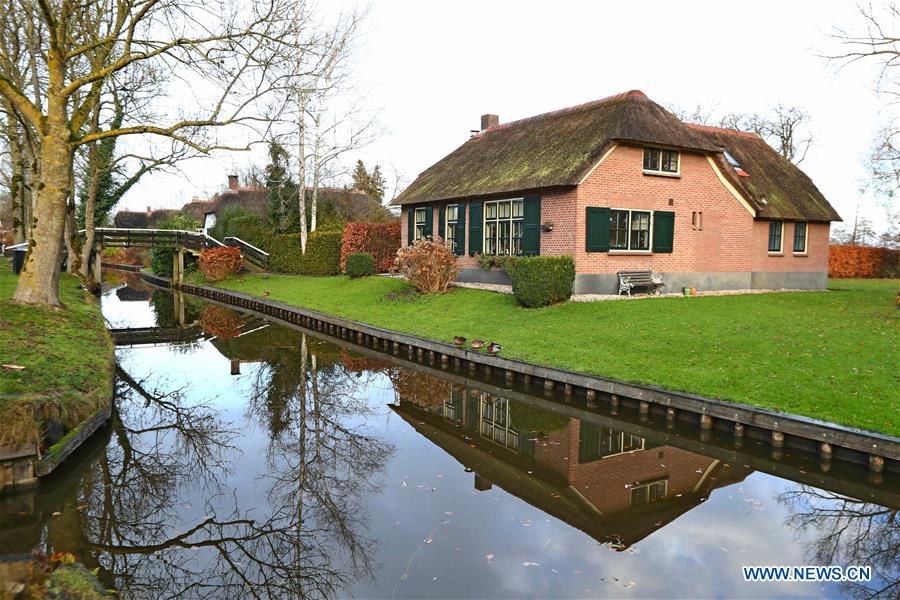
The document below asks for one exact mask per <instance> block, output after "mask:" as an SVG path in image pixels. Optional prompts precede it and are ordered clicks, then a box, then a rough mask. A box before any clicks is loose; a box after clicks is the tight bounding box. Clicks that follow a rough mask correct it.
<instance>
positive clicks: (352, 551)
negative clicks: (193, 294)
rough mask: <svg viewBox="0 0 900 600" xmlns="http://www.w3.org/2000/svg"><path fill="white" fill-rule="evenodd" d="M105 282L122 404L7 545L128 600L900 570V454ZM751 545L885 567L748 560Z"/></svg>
mask: <svg viewBox="0 0 900 600" xmlns="http://www.w3.org/2000/svg"><path fill="white" fill-rule="evenodd" d="M102 302H103V311H104V314H105V316H106V318H107V320H108V322H109V325H110V327H111V328H113V329H114V330H115V337H116V340H117V344H118V345H119V347H118V349H117V358H118V365H119V366H118V375H119V376H118V383H117V394H116V399H115V407H114V412H113V418H112V420H111V422H110V424H109V426H108V427H106V428H105V429H103V430H101V431H100V432H99V433H98V434H97V435H96V436H95V437H94V438H92V440H91V441H90V443H88V444H86V445H85V446H84V447H82V448H81V449H80V450H79V451H78V452H77V453H76V454H75V455H73V457H72V458H71V459H70V462H69V463H68V464H67V465H66V467H65V468H64V469H61V470H60V471H61V472H60V473H58V474H56V475H53V476H52V477H51V478H49V479H48V480H46V481H44V482H43V483H42V485H41V486H40V488H39V489H37V490H36V491H35V492H32V493H28V494H18V495H15V496H9V497H5V498H3V499H0V555H2V556H3V557H6V558H7V559H9V557H16V556H20V555H27V554H28V553H31V552H32V551H35V550H37V551H39V552H42V553H44V554H51V553H54V552H71V553H73V554H74V555H75V556H76V557H77V558H78V560H80V561H82V562H83V563H84V564H85V565H86V566H87V567H88V568H90V569H95V568H97V569H98V576H99V578H100V579H101V581H102V582H103V583H104V584H105V585H106V586H108V587H114V588H116V589H118V590H119V591H120V593H121V595H122V596H123V597H127V598H193V597H198V598H250V597H263V598H267V597H277V598H280V597H296V596H313V597H317V596H328V597H358V598H410V597H415V598H424V597H428V598H432V597H441V598H460V597H469V598H482V597H502V598H506V597H542V598H543V597H547V598H550V597H566V598H569V597H571V598H597V597H617V598H619V597H625V598H628V597H635V598H647V597H684V598H699V597H760V598H769V597H796V598H819V597H871V596H873V595H875V596H882V597H892V598H893V597H897V594H898V590H900V587H898V581H900V558H898V556H900V552H898V550H900V519H898V514H897V509H898V504H900V501H898V498H900V488H898V485H897V480H896V476H895V475H893V474H890V473H887V474H884V475H883V476H880V477H874V476H871V475H869V474H868V473H867V472H866V471H865V469H864V468H863V467H859V468H857V467H847V466H846V465H842V464H839V463H835V464H833V465H828V464H824V465H823V464H820V463H819V461H818V460H817V459H816V458H815V457H811V456H804V455H797V454H793V453H792V451H791V450H790V449H786V450H785V451H784V452H783V453H781V454H776V455H774V456H773V455H772V450H771V449H770V448H768V447H765V446H764V445H762V444H758V443H756V442H753V441H752V440H747V441H745V442H744V445H740V444H737V446H738V447H737V448H736V444H735V441H734V440H728V439H725V438H721V437H719V436H720V434H718V433H713V434H705V435H706V437H700V434H699V433H698V432H697V431H696V427H691V428H682V427H681V426H677V425H671V424H670V425H668V426H667V423H666V422H665V418H664V417H662V418H660V417H657V416H656V415H650V416H646V415H643V416H642V415H638V414H636V413H634V414H632V413H631V412H629V411H627V410H624V409H623V410H622V412H621V414H613V413H612V412H611V409H610V408H609V407H608V405H607V404H604V406H603V407H593V406H588V405H587V404H586V403H585V401H584V399H581V400H578V399H575V400H571V399H570V400H569V401H568V402H566V401H565V399H563V398H556V397H546V396H544V395H543V390H542V389H536V390H531V391H529V390H523V389H521V388H522V386H521V384H517V385H516V386H512V388H510V386H508V385H506V384H505V383H504V381H503V379H502V378H500V379H499V380H485V379H484V378H483V377H482V378H477V377H474V376H471V375H470V374H469V372H468V370H467V369H462V370H460V369H458V368H454V365H453V364H452V363H451V364H450V365H444V366H442V365H441V364H440V362H438V363H437V364H435V363H433V362H429V361H428V358H427V356H426V357H425V359H424V360H423V361H421V362H417V361H416V360H415V359H413V360H410V359H409V357H407V356H405V355H404V356H399V357H398V356H393V355H389V354H380V353H378V352H376V351H374V350H372V349H367V348H362V347H358V346H356V345H354V344H352V343H350V342H348V341H346V340H333V339H328V338H322V337H317V335H313V334H312V333H310V332H304V331H303V330H300V329H295V328H288V327H285V326H281V325H277V324H273V323H269V322H266V321H265V320H263V319H261V318H259V317H254V316H250V315H244V314H241V313H238V312H235V311H233V310H231V309H229V308H226V307H222V306H219V305H215V304H204V303H202V302H199V301H198V300H196V299H192V298H190V297H184V298H175V297H174V296H173V295H171V294H170V293H168V292H163V291H159V290H155V289H153V288H150V287H147V286H146V285H142V284H140V283H132V284H130V285H128V286H126V287H120V288H117V289H113V290H110V291H108V292H106V293H104V294H103V298H102ZM320 335H321V334H320ZM616 412H618V411H616ZM744 565H839V566H852V565H862V566H868V567H871V571H872V579H871V581H868V582H859V583H856V582H844V583H797V582H793V583H748V582H745V581H744V578H743V575H742V571H741V567H742V566H744Z"/></svg>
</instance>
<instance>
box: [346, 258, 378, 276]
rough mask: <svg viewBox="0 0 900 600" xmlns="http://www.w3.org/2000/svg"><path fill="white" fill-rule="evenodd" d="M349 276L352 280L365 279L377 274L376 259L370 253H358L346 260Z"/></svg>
mask: <svg viewBox="0 0 900 600" xmlns="http://www.w3.org/2000/svg"><path fill="white" fill-rule="evenodd" d="M345 270H346V271H347V275H349V276H350V277H352V278H356V277H364V276H366V275H372V274H374V273H375V259H374V258H373V257H372V255H371V254H369V253H368V252H356V253H354V254H350V255H348V256H347V259H346V269H345Z"/></svg>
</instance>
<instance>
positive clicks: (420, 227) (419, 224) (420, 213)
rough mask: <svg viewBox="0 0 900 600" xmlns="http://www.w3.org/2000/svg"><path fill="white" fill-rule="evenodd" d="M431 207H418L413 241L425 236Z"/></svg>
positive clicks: (415, 214) (415, 215)
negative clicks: (426, 221)
mask: <svg viewBox="0 0 900 600" xmlns="http://www.w3.org/2000/svg"><path fill="white" fill-rule="evenodd" d="M429 210H431V208H417V209H416V211H415V213H414V217H415V225H416V227H415V229H414V230H413V231H414V234H413V241H414V242H417V241H419V240H421V239H423V238H424V237H425V219H426V218H427V216H428V211H429Z"/></svg>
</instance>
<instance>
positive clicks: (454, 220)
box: [441, 204, 459, 252]
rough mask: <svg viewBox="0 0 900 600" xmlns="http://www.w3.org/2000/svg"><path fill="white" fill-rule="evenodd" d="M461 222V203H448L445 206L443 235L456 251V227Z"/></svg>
mask: <svg viewBox="0 0 900 600" xmlns="http://www.w3.org/2000/svg"><path fill="white" fill-rule="evenodd" d="M458 223H459V204H448V205H447V206H446V207H445V208H444V231H442V232H441V235H442V236H443V238H444V241H446V242H447V245H448V246H450V249H451V250H453V251H454V252H455V251H456V228H457V227H458Z"/></svg>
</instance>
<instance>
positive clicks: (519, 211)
mask: <svg viewBox="0 0 900 600" xmlns="http://www.w3.org/2000/svg"><path fill="white" fill-rule="evenodd" d="M524 217H525V202H524V200H523V199H522V198H515V199H512V200H494V201H493V202H485V203H484V247H483V248H482V251H483V252H484V253H485V254H494V255H496V254H511V255H520V254H522V235H523V234H524V232H525V225H524Z"/></svg>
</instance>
